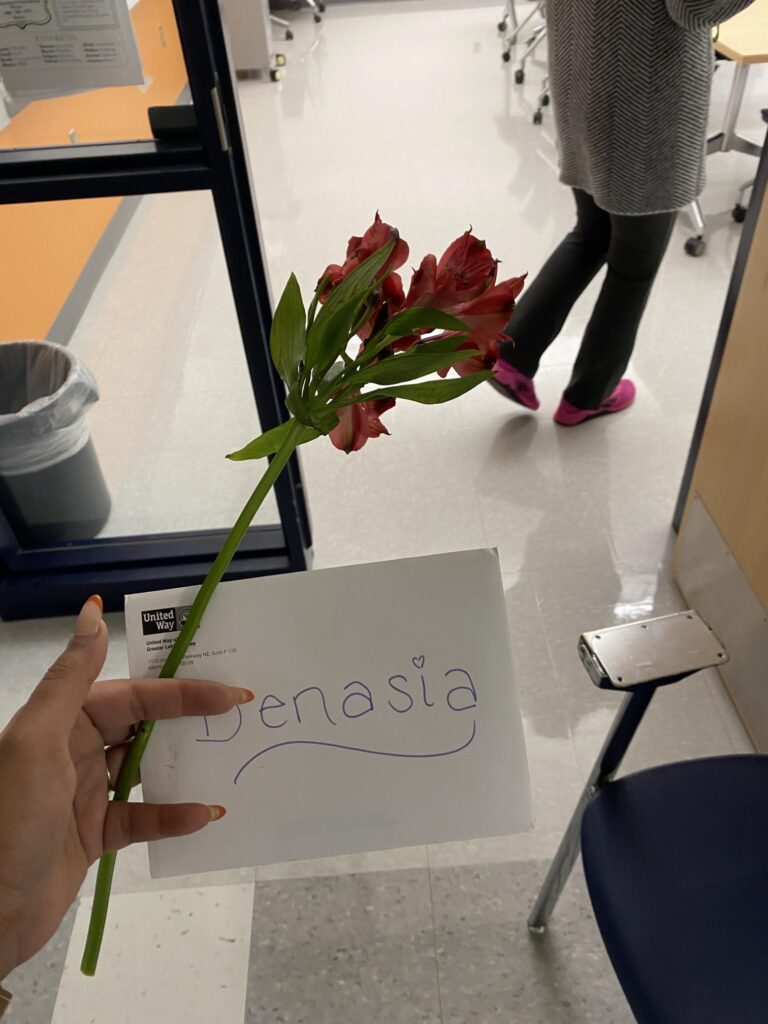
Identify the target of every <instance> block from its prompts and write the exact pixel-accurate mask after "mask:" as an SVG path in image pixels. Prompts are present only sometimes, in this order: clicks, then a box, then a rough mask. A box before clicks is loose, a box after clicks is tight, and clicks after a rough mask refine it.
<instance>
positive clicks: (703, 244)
mask: <svg viewBox="0 0 768 1024" xmlns="http://www.w3.org/2000/svg"><path fill="white" fill-rule="evenodd" d="M688 213H689V214H690V217H691V222H692V224H693V229H694V231H695V232H696V234H694V235H691V237H690V238H688V239H686V242H685V251H686V252H687V253H688V255H689V256H702V255H703V254H704V252H705V250H706V248H707V241H706V239H705V238H704V229H705V227H706V224H705V223H704V214H703V213H702V212H701V203H700V202H699V200H698V199H694V201H693V202H692V203H691V204H690V206H689V207H688Z"/></svg>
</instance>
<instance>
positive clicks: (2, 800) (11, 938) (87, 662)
mask: <svg viewBox="0 0 768 1024" xmlns="http://www.w3.org/2000/svg"><path fill="white" fill-rule="evenodd" d="M101 612H102V607H101V600H100V598H98V597H92V598H89V600H88V601H86V603H85V604H84V605H83V608H82V610H81V612H80V614H79V616H78V618H77V621H76V623H75V630H74V636H73V638H72V640H71V641H70V643H69V645H68V647H67V648H66V650H65V651H64V653H63V654H61V656H60V657H59V658H58V659H57V661H56V662H55V663H54V664H53V665H52V666H51V668H50V669H49V670H48V672H47V673H46V675H45V677H44V678H43V680H42V681H41V682H40V683H39V684H38V686H37V687H36V688H35V690H34V692H33V693H32V695H31V697H30V698H29V700H28V701H27V703H26V704H25V705H24V706H23V707H22V708H21V709H20V710H19V711H18V712H17V713H16V714H15V715H14V717H13V718H12V719H11V721H10V722H9V723H8V725H7V726H6V728H5V729H4V730H3V732H2V733H0V981H2V979H3V978H4V977H5V976H6V975H7V974H8V973H9V972H10V971H11V970H12V969H13V968H14V967H15V966H17V965H18V964H20V963H23V962H24V961H25V960H27V959H29V957H31V956H32V955H33V954H34V953H36V952H37V951H38V950H39V949H40V948H41V947H42V946H44V945H45V943H46V942H47V941H48V940H49V939H50V937H51V936H52V935H53V933H54V932H55V931H56V929H57V927H58V926H59V923H60V922H61V919H62V918H63V916H64V914H65V913H66V911H67V909H68V908H69V906H70V904H71V903H72V902H73V900H74V899H75V897H76V896H77V893H78V890H79V889H80V886H81V885H82V883H83V879H84V878H85V874H86V871H87V870H88V867H89V866H90V865H91V864H92V863H93V862H94V861H95V860H97V859H98V858H99V857H100V856H101V854H102V853H105V852H107V851H110V850H119V849H122V847H124V846H128V845H130V844H131V843H142V842H147V841H149V840H151V839H164V838H167V837H169V836H183V835H188V834H189V833H190V832H196V831H198V830H199V829H201V828H204V827H205V826H206V825H207V824H208V823H209V822H211V821H215V820H216V818H220V817H221V816H222V815H223V814H224V813H225V811H224V808H223V807H209V806H207V805H206V804H161V805H157V804H156V805H153V804H143V803H138V804H132V803H127V802H110V801H109V794H108V790H109V787H110V786H111V785H112V784H113V783H114V781H115V779H116V778H117V773H118V771H119V770H120V765H121V763H122V761H123V758H124V756H125V753H126V751H127V749H128V745H129V741H130V738H131V734H132V730H133V727H134V726H135V725H137V724H138V722H139V721H141V720H142V719H161V718H180V717H182V716H184V715H217V714H224V713H225V712H227V711H230V710H231V709H232V708H233V707H234V706H235V704H245V703H247V702H248V701H250V700H253V694H252V693H251V692H250V691H249V690H240V689H237V688H236V687H230V686H223V685H222V684H221V683H212V682H207V681H203V680H197V679H162V680H160V679H113V680H109V681H105V682H99V683H95V682H94V681H95V679H96V677H97V676H98V674H99V672H100V671H101V669H102V667H103V665H104V660H105V658H106V655H107V645H108V637H107V627H106V624H105V623H104V622H103V620H102V617H101Z"/></svg>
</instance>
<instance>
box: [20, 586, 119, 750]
mask: <svg viewBox="0 0 768 1024" xmlns="http://www.w3.org/2000/svg"><path fill="white" fill-rule="evenodd" d="M102 611H103V604H102V601H101V598H100V597H99V595H98V594H94V595H93V596H92V597H89V598H88V600H87V601H86V602H85V604H84V605H83V607H82V608H81V610H80V614H79V615H78V617H77V619H76V620H75V628H74V633H73V636H72V639H71V640H70V641H69V643H68V644H67V647H66V649H65V650H64V651H63V652H62V653H61V654H60V655H59V657H58V658H57V659H56V661H55V662H54V663H53V665H51V667H50V668H49V669H48V671H47V672H46V673H45V675H44V676H43V678H42V680H41V681H40V682H39V683H38V685H37V686H36V687H35V689H34V691H33V693H32V696H31V697H30V698H29V701H28V702H27V708H28V709H29V711H31V712H32V713H33V714H37V715H40V716H44V717H45V718H46V719H47V720H48V721H49V722H50V723H51V724H55V727H56V730H57V731H59V730H69V729H71V728H72V726H73V725H74V723H75V720H76V718H77V716H78V715H79V713H80V711H81V710H82V707H83V702H84V701H85V699H86V697H87V696H88V693H89V691H90V689H91V686H92V684H93V683H94V682H95V681H96V678H97V677H98V675H99V673H100V672H101V670H102V668H103V666H104V661H105V659H106V657H107V645H108V634H107V627H106V625H105V623H104V621H103V620H102V617H101V616H102Z"/></svg>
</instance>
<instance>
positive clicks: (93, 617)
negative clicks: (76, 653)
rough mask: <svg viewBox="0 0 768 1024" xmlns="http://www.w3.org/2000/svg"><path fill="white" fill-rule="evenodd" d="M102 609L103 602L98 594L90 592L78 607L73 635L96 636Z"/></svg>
mask: <svg viewBox="0 0 768 1024" xmlns="http://www.w3.org/2000/svg"><path fill="white" fill-rule="evenodd" d="M103 611H104V604H103V602H102V600H101V598H100V597H99V595H98V594H92V595H91V597H89V598H88V600H87V601H86V602H85V604H84V605H83V607H82V608H81V609H80V614H79V615H78V616H77V619H76V620H75V636H96V634H97V633H98V632H99V623H100V622H101V615H102V612H103Z"/></svg>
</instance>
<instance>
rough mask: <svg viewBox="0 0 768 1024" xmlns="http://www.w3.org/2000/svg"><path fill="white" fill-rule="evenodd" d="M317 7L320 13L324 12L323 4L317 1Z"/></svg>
mask: <svg viewBox="0 0 768 1024" xmlns="http://www.w3.org/2000/svg"><path fill="white" fill-rule="evenodd" d="M317 9H318V11H320V13H321V14H325V4H321V3H318V5H317Z"/></svg>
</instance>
